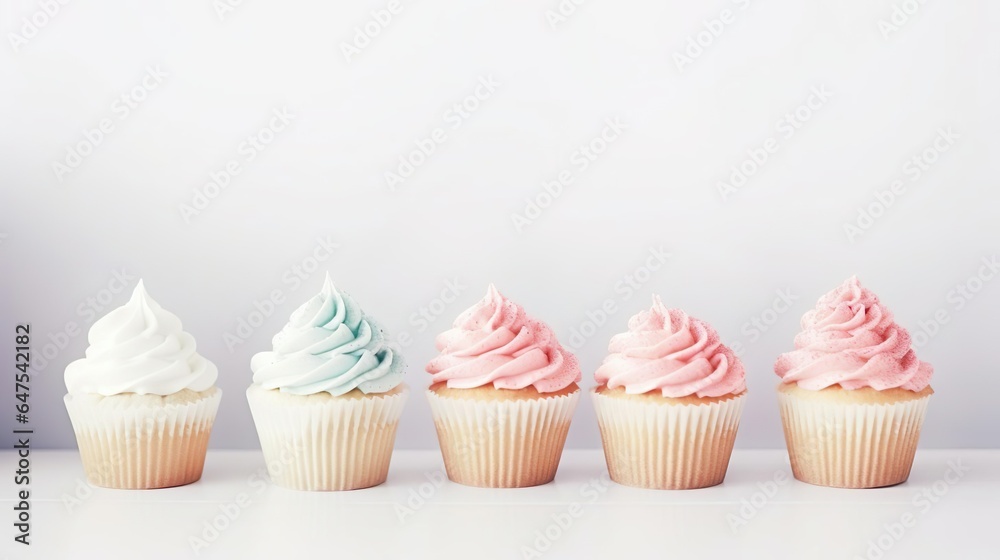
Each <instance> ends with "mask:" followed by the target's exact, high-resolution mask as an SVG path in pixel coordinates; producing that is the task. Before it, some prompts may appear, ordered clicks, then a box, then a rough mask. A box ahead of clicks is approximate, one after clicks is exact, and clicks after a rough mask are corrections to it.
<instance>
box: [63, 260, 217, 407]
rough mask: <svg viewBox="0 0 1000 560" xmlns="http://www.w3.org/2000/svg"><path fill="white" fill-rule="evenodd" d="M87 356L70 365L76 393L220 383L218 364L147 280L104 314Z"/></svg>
mask: <svg viewBox="0 0 1000 560" xmlns="http://www.w3.org/2000/svg"><path fill="white" fill-rule="evenodd" d="M87 340H88V341H89V342H90V347H89V348H87V353H86V356H87V357H86V358H81V359H79V360H76V361H74V362H72V363H71V364H69V365H68V366H66V389H67V390H68V391H69V392H70V393H71V394H80V393H96V394H99V395H105V396H110V395H117V394H121V393H137V394H140V395H171V394H174V393H177V392H179V391H182V390H184V389H190V390H192V391H199V392H200V391H205V390H207V389H209V388H211V387H212V386H213V385H215V380H216V378H217V377H218V370H217V369H216V367H215V364H213V363H212V362H210V361H208V360H206V359H205V358H203V357H202V356H201V355H199V354H198V353H197V352H195V341H194V337H193V336H191V335H190V334H189V333H186V332H184V331H183V330H181V321H180V319H178V318H177V316H176V315H174V314H173V313H170V312H169V311H166V310H164V309H163V308H162V307H160V305H159V304H158V303H156V302H155V301H153V299H152V298H150V297H149V294H147V293H146V288H145V287H144V286H143V283H142V280H140V281H139V285H138V286H136V287H135V291H133V292H132V298H131V299H129V300H128V303H126V304H125V305H123V306H121V307H119V308H117V309H114V310H112V311H111V312H110V313H108V314H107V315H105V316H104V317H102V318H100V319H99V320H98V321H97V322H96V323H94V325H93V326H92V327H90V332H89V333H88V335H87Z"/></svg>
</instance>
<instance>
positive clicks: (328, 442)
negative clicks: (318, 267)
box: [247, 274, 409, 490]
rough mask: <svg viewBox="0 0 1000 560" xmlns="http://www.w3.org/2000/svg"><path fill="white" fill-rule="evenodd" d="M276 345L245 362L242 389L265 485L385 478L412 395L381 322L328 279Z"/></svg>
mask: <svg viewBox="0 0 1000 560" xmlns="http://www.w3.org/2000/svg"><path fill="white" fill-rule="evenodd" d="M273 343H274V350H272V351H270V352H261V353H259V354H257V355H255V356H254V357H253V358H252V359H251V361H250V368H251V369H252V370H253V385H251V386H250V388H249V389H247V400H249V402H250V411H251V412H252V414H253V419H254V423H255V424H256V426H257V434H258V436H259V437H260V444H261V448H262V449H263V451H264V459H265V460H266V461H267V468H268V472H269V474H270V476H271V479H272V480H273V481H274V482H275V483H276V484H278V485H279V486H284V487H287V488H293V489H297V490H353V489H357V488H368V487H370V486H376V485H379V484H381V483H383V482H385V479H386V476H387V475H388V472H389V460H390V458H391V456H392V446H393V442H394V441H395V439H396V426H397V425H398V424H399V418H400V415H401V414H402V411H403V406H404V404H405V403H406V398H407V395H408V393H409V390H408V389H407V387H406V385H404V384H403V370H404V367H405V364H404V363H403V359H402V356H400V355H399V353H398V352H396V351H395V350H393V349H392V348H390V347H389V345H388V343H387V341H386V337H385V334H384V333H383V332H382V330H381V329H380V328H379V327H378V325H377V324H375V322H374V321H372V320H371V318H369V317H367V316H366V315H365V314H364V312H363V311H362V310H361V308H360V307H358V305H357V304H356V303H355V302H354V300H353V299H351V298H350V297H349V296H348V295H347V294H345V293H342V292H338V291H337V289H336V288H335V287H334V286H333V282H332V281H331V280H330V276H329V274H328V275H327V277H326V282H325V283H324V285H323V290H322V291H321V292H320V293H319V294H317V295H316V296H313V297H312V298H311V299H310V300H309V301H307V302H306V303H304V304H303V305H302V306H301V307H299V308H298V309H296V310H295V312H294V313H292V316H291V318H290V319H289V322H288V324H287V325H285V327H284V328H283V329H282V330H281V332H279V333H278V334H277V335H275V337H274V340H273Z"/></svg>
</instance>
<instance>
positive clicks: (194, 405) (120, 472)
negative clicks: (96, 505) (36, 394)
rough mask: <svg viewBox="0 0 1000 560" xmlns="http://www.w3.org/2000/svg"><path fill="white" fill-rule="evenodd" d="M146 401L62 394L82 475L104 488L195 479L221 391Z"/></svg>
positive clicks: (130, 397) (146, 486)
mask: <svg viewBox="0 0 1000 560" xmlns="http://www.w3.org/2000/svg"><path fill="white" fill-rule="evenodd" d="M198 396H199V397H200V398H198V399H197V400H194V401H192V402H186V403H183V402H182V403H169V404H164V405H161V406H153V405H150V399H148V398H144V397H143V396H140V395H114V396H111V397H103V396H100V395H66V397H65V398H64V399H63V400H64V402H65V403H66V410H67V411H68V412H69V417H70V421H71V422H72V423H73V431H74V432H75V433H76V441H77V444H78V445H79V447H80V455H81V457H82V459H83V469H84V471H85V472H86V475H87V480H89V481H90V483H91V484H93V485H95V486H101V487H104V488H129V489H152V488H167V487H171V486H182V485H184V484H190V483H192V482H195V481H196V480H198V479H199V478H201V472H202V468H203V467H204V465H205V454H206V452H207V450H208V438H209V435H210V434H211V431H212V424H213V422H214V421H215V414H216V412H217V411H218V410H219V401H221V400H222V391H221V390H219V389H218V388H212V389H209V390H208V391H204V392H202V393H199V394H198Z"/></svg>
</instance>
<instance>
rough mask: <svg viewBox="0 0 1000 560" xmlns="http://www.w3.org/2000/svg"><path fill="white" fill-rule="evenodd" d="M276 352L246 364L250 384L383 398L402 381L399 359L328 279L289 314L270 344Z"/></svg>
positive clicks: (372, 324) (298, 391) (303, 392)
mask: <svg viewBox="0 0 1000 560" xmlns="http://www.w3.org/2000/svg"><path fill="white" fill-rule="evenodd" d="M273 344H274V350H273V351H271V352H261V353H259V354H256V355H255V356H254V357H253V358H252V359H251V360H250V369H251V370H253V381H254V383H256V384H258V385H260V386H261V387H263V388H265V389H279V390H280V391H282V392H284V393H290V394H293V395H312V394H315V393H320V392H323V391H326V392H327V393H330V394H331V395H334V396H336V395H343V394H344V393H347V392H349V391H351V390H353V389H359V390H361V391H362V392H364V393H384V392H386V391H390V390H392V389H393V388H395V387H396V386H398V385H399V384H400V383H402V382H403V369H404V367H405V364H404V363H403V359H402V356H400V355H399V353H398V352H394V351H393V349H392V348H390V347H389V345H388V343H387V342H386V338H385V334H384V333H383V332H382V329H381V328H379V327H378V325H377V324H376V323H375V322H374V321H372V319H371V318H370V317H367V316H365V314H364V312H363V311H362V310H361V308H360V307H358V304H357V303H355V302H354V300H353V299H351V298H350V296H348V295H347V294H346V293H342V292H339V291H337V289H336V288H335V287H334V286H333V282H332V281H331V280H330V275H329V274H327V276H326V282H325V283H324V285H323V290H322V291H321V292H320V293H319V294H317V295H315V296H313V297H312V298H311V299H310V300H309V301H307V302H305V303H304V304H303V305H302V306H301V307H299V308H298V309H296V310H295V312H294V313H292V316H291V318H290V319H289V321H288V324H287V325H285V327H284V328H283V329H281V332H279V333H278V334H276V335H275V336H274V339H273Z"/></svg>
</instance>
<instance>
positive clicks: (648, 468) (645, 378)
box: [593, 296, 747, 489]
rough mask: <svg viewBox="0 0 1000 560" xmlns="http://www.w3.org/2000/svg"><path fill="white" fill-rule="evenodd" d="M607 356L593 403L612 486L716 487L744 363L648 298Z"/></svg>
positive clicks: (737, 410) (707, 330) (736, 418)
mask: <svg viewBox="0 0 1000 560" xmlns="http://www.w3.org/2000/svg"><path fill="white" fill-rule="evenodd" d="M608 351H609V352H610V354H609V355H608V357H607V358H605V359H604V362H603V363H602V364H601V366H600V367H599V368H597V371H596V372H595V374H594V378H595V379H596V380H597V384H598V385H597V387H595V388H594V390H593V398H594V407H595V408H596V410H597V422H598V425H599V426H600V429H601V440H602V442H603V443H604V456H605V459H606V460H607V463H608V472H609V474H610V475H611V480H613V481H615V482H617V483H619V484H624V485H626V486H637V487H640V488H655V489H690V488H705V487H708V486H715V485H716V484H719V483H721V482H722V481H723V479H725V477H726V469H727V468H728V467H729V457H730V455H732V452H733V443H734V442H735V441H736V430H737V429H738V428H739V425H740V414H741V413H742V411H743V403H744V401H745V400H746V394H747V389H746V379H745V375H744V371H743V364H742V363H740V360H739V358H737V357H736V355H735V354H734V353H733V351H732V350H730V349H729V348H728V347H726V346H725V345H724V344H722V342H720V340H719V335H718V333H716V332H715V330H714V329H713V328H712V327H711V326H709V325H708V324H707V323H705V322H703V321H700V320H698V319H695V318H694V317H690V316H688V315H687V314H686V313H684V312H683V311H681V310H680V309H667V307H666V306H664V305H663V302H662V301H660V298H659V297H657V296H653V306H652V307H651V308H650V309H649V311H642V312H640V313H639V314H637V315H635V316H633V317H632V318H631V319H629V322H628V331H627V332H624V333H621V334H618V335H615V336H614V337H612V338H611V342H610V344H609V345H608Z"/></svg>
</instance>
